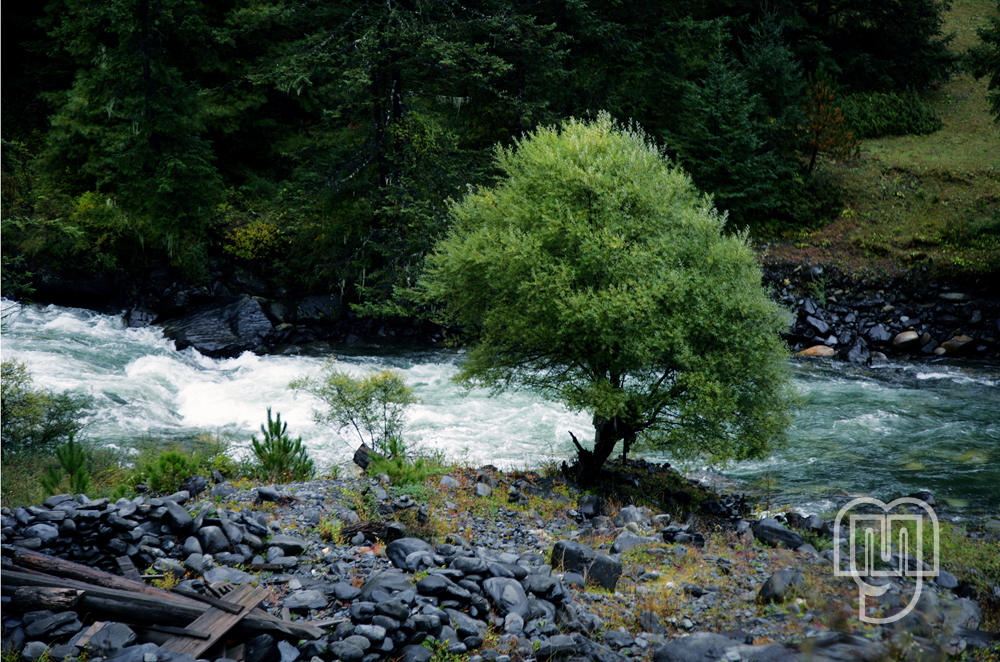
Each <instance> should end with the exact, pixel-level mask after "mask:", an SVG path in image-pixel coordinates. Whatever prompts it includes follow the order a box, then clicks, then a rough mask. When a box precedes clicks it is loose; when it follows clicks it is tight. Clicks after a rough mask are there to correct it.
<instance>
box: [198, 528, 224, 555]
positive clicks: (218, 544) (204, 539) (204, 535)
mask: <svg viewBox="0 0 1000 662" xmlns="http://www.w3.org/2000/svg"><path fill="white" fill-rule="evenodd" d="M198 540H200V541H201V548H202V549H203V550H205V551H206V552H208V553H209V554H213V553H215V552H224V551H227V550H228V549H229V538H227V537H226V534H225V533H223V532H222V529H220V528H219V527H217V526H203V527H201V528H200V529H198Z"/></svg>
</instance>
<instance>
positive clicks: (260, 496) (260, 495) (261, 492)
mask: <svg viewBox="0 0 1000 662" xmlns="http://www.w3.org/2000/svg"><path fill="white" fill-rule="evenodd" d="M257 500H258V501H280V500H281V493H280V492H278V490H276V489H275V488H274V486H273V485H272V486H270V487H267V486H264V485H262V486H260V487H258V488H257Z"/></svg>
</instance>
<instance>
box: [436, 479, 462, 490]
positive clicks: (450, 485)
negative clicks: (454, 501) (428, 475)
mask: <svg viewBox="0 0 1000 662" xmlns="http://www.w3.org/2000/svg"><path fill="white" fill-rule="evenodd" d="M440 485H441V487H444V488H447V489H451V490H453V489H455V488H458V487H461V486H462V484H461V483H460V482H458V481H457V480H456V479H454V478H452V477H451V476H441V482H440Z"/></svg>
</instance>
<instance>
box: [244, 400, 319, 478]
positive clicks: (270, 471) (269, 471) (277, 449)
mask: <svg viewBox="0 0 1000 662" xmlns="http://www.w3.org/2000/svg"><path fill="white" fill-rule="evenodd" d="M260 431H261V432H262V433H263V439H261V440H260V441H257V439H256V438H254V439H252V440H251V448H252V450H253V454H254V458H255V459H256V461H257V466H256V471H257V473H258V475H259V476H260V477H262V478H264V479H266V480H272V481H277V480H308V479H309V478H312V477H313V475H314V474H315V473H316V467H315V465H314V464H313V461H312V460H311V459H309V453H308V452H306V448H305V446H303V445H302V437H298V438H296V439H292V438H291V437H289V436H288V423H282V422H281V414H280V413H279V414H276V415H275V417H274V418H273V419H272V418H271V408H270V407H268V408H267V423H266V424H261V426H260Z"/></svg>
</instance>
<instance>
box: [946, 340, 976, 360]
mask: <svg viewBox="0 0 1000 662" xmlns="http://www.w3.org/2000/svg"><path fill="white" fill-rule="evenodd" d="M971 342H972V338H971V337H969V336H954V337H953V338H951V339H949V340H945V341H944V342H943V343H941V347H942V348H944V352H945V354H947V355H949V356H957V355H959V354H962V353H963V351H964V350H965V349H966V348H967V347H968V346H969V344H970V343H971Z"/></svg>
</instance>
